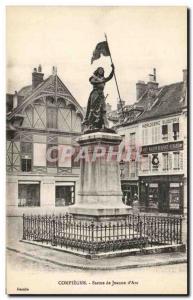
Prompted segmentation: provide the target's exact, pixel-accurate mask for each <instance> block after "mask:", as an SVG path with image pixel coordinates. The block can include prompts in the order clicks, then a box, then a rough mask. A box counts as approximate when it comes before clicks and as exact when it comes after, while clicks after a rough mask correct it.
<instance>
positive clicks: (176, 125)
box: [173, 123, 179, 141]
mask: <svg viewBox="0 0 193 300" xmlns="http://www.w3.org/2000/svg"><path fill="white" fill-rule="evenodd" d="M173 133H174V136H173V137H174V141H176V140H177V139H179V123H174V124H173Z"/></svg>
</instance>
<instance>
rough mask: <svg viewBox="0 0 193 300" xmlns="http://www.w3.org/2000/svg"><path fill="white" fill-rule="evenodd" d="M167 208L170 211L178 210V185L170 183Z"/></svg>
mask: <svg viewBox="0 0 193 300" xmlns="http://www.w3.org/2000/svg"><path fill="white" fill-rule="evenodd" d="M169 206H170V209H175V210H179V209H180V184H179V183H170V190H169Z"/></svg>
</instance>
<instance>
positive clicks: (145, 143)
mask: <svg viewBox="0 0 193 300" xmlns="http://www.w3.org/2000/svg"><path fill="white" fill-rule="evenodd" d="M142 138H143V145H147V144H148V128H143V131H142Z"/></svg>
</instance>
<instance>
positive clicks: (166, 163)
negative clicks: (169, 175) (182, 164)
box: [162, 153, 168, 171]
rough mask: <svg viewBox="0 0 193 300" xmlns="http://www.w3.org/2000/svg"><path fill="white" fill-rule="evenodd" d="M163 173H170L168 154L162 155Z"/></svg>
mask: <svg viewBox="0 0 193 300" xmlns="http://www.w3.org/2000/svg"><path fill="white" fill-rule="evenodd" d="M162 158H163V160H162V161H163V171H168V153H162Z"/></svg>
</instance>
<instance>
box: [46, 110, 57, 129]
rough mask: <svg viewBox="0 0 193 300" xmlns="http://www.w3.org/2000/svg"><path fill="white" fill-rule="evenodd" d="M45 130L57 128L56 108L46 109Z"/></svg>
mask: <svg viewBox="0 0 193 300" xmlns="http://www.w3.org/2000/svg"><path fill="white" fill-rule="evenodd" d="M47 128H53V129H56V128H57V108H55V107H48V108H47Z"/></svg>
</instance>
